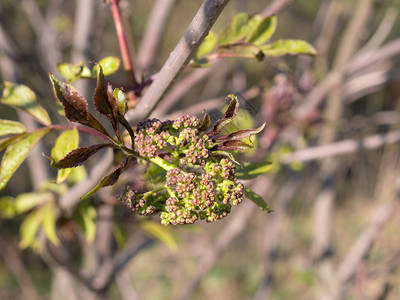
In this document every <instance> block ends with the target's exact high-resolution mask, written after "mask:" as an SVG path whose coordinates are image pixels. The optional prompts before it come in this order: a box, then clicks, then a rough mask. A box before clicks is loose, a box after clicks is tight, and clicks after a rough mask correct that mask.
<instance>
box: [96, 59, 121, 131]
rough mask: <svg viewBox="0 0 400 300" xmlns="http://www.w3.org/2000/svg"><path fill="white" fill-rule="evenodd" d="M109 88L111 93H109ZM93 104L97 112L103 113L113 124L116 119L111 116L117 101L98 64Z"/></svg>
mask: <svg viewBox="0 0 400 300" xmlns="http://www.w3.org/2000/svg"><path fill="white" fill-rule="evenodd" d="M109 90H111V94H110V93H109ZM93 100H94V106H95V108H96V109H97V111H98V112H99V113H101V114H102V115H105V116H106V117H107V118H108V119H109V120H110V121H111V122H112V123H113V126H114V124H115V123H117V121H116V120H115V119H114V118H113V116H114V115H115V113H114V111H115V110H116V109H117V108H118V104H117V101H116V100H115V98H114V96H113V94H112V88H111V86H109V85H107V82H106V80H105V78H104V74H103V68H102V67H101V66H100V65H99V67H98V69H97V85H96V89H95V91H94V95H93Z"/></svg>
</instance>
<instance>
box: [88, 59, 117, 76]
mask: <svg viewBox="0 0 400 300" xmlns="http://www.w3.org/2000/svg"><path fill="white" fill-rule="evenodd" d="M120 64H121V60H120V59H119V58H118V57H115V56H107V57H104V58H103V59H102V60H100V61H99V65H101V66H102V68H103V73H104V75H105V76H108V75H111V74H114V73H115V72H117V71H118V69H119V66H120ZM99 65H97V64H96V65H95V66H94V67H93V69H92V75H93V76H96V75H97V72H98V69H99Z"/></svg>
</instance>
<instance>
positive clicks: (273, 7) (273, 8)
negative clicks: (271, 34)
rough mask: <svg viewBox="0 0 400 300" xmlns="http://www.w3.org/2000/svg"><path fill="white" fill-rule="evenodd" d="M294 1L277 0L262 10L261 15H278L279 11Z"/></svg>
mask: <svg viewBox="0 0 400 300" xmlns="http://www.w3.org/2000/svg"><path fill="white" fill-rule="evenodd" d="M292 3H293V0H275V1H274V2H272V3H271V4H269V5H268V6H267V7H266V8H265V9H264V10H263V11H262V12H261V15H262V16H263V17H264V18H266V17H270V16H272V15H276V14H277V13H279V12H280V11H282V10H284V9H285V8H286V7H287V6H289V5H291V4H292Z"/></svg>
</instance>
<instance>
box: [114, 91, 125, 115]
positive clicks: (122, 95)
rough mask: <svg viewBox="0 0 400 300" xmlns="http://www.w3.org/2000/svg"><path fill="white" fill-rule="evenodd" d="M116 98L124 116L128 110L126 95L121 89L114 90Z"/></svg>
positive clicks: (120, 111)
mask: <svg viewBox="0 0 400 300" xmlns="http://www.w3.org/2000/svg"><path fill="white" fill-rule="evenodd" d="M113 95H114V98H115V99H116V100H117V103H118V108H119V113H120V114H121V115H122V116H123V115H125V113H126V108H127V105H128V102H127V100H126V95H125V93H124V92H123V91H121V90H120V89H114V91H113Z"/></svg>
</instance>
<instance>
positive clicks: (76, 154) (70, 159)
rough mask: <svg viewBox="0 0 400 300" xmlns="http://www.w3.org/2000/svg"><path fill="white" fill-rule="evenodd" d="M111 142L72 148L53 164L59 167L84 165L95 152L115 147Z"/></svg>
mask: <svg viewBox="0 0 400 300" xmlns="http://www.w3.org/2000/svg"><path fill="white" fill-rule="evenodd" d="M113 146H114V145H113V144H111V143H105V144H96V145H91V146H89V147H81V148H77V149H74V150H72V151H71V152H69V153H68V154H67V155H66V156H65V157H64V158H62V159H60V160H59V161H58V162H53V163H52V166H53V167H55V168H59V169H64V168H75V167H78V166H80V165H82V164H83V163H84V162H85V161H86V160H87V159H88V158H89V157H91V156H92V155H93V154H95V153H96V152H97V151H99V150H101V149H103V148H106V147H113Z"/></svg>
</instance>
